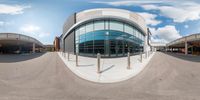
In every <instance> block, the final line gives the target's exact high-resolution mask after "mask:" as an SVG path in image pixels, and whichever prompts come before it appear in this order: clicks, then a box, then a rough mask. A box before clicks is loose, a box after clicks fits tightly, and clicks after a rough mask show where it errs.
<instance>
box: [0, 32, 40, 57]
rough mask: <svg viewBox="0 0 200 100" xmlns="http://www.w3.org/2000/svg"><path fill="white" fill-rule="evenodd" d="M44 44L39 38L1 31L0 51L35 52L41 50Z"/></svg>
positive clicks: (2, 52) (3, 52)
mask: <svg viewBox="0 0 200 100" xmlns="http://www.w3.org/2000/svg"><path fill="white" fill-rule="evenodd" d="M42 48H43V44H42V43H41V42H40V41H38V40H37V39H35V38H33V37H30V36H26V35H22V34H17V33H0V53H1V54H5V53H35V52H41V50H42Z"/></svg>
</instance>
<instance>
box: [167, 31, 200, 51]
mask: <svg viewBox="0 0 200 100" xmlns="http://www.w3.org/2000/svg"><path fill="white" fill-rule="evenodd" d="M167 51H171V52H182V53H185V54H194V55H200V33H197V34H192V35H189V36H185V37H182V38H179V39H176V40H174V41H172V42H170V43H168V44H167Z"/></svg>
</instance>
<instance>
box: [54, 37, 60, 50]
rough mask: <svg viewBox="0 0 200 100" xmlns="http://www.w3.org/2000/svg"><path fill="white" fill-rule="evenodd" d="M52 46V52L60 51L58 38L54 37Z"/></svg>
mask: <svg viewBox="0 0 200 100" xmlns="http://www.w3.org/2000/svg"><path fill="white" fill-rule="evenodd" d="M53 44H54V50H55V51H59V50H60V38H59V37H55V39H54V42H53Z"/></svg>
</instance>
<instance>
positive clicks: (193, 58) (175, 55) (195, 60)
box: [163, 52, 200, 62]
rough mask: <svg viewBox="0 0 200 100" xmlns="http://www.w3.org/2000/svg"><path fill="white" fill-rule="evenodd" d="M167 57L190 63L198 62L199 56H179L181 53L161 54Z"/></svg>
mask: <svg viewBox="0 0 200 100" xmlns="http://www.w3.org/2000/svg"><path fill="white" fill-rule="evenodd" d="M163 53H165V54H167V55H170V56H173V57H176V58H179V59H183V60H187V61H192V62H200V56H195V55H185V54H181V53H172V52H163Z"/></svg>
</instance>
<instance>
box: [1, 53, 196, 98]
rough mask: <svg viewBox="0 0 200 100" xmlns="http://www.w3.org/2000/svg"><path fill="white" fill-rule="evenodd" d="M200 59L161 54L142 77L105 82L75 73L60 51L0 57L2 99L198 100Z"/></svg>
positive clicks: (154, 57) (157, 55)
mask: <svg viewBox="0 0 200 100" xmlns="http://www.w3.org/2000/svg"><path fill="white" fill-rule="evenodd" d="M191 57H192V59H191ZM198 59H200V57H199V56H186V55H179V54H173V55H172V54H171V53H161V52H157V53H155V55H154V56H153V57H152V59H151V60H150V62H149V63H148V64H147V66H146V67H145V68H144V70H143V71H142V72H140V73H139V74H138V75H137V76H135V77H133V78H131V79H129V80H126V81H122V82H118V83H112V84H100V83H94V82H89V81H86V80H84V79H82V78H79V77H78V76H76V75H75V74H74V73H73V72H71V70H69V69H68V68H67V67H66V66H65V64H64V62H63V61H62V60H61V58H60V57H59V55H58V54H57V53H44V54H36V55H35V54H32V55H12V57H11V56H10V55H0V100H199V99H200V95H199V94H200V87H199V86H200V62H199V60H198Z"/></svg>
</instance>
